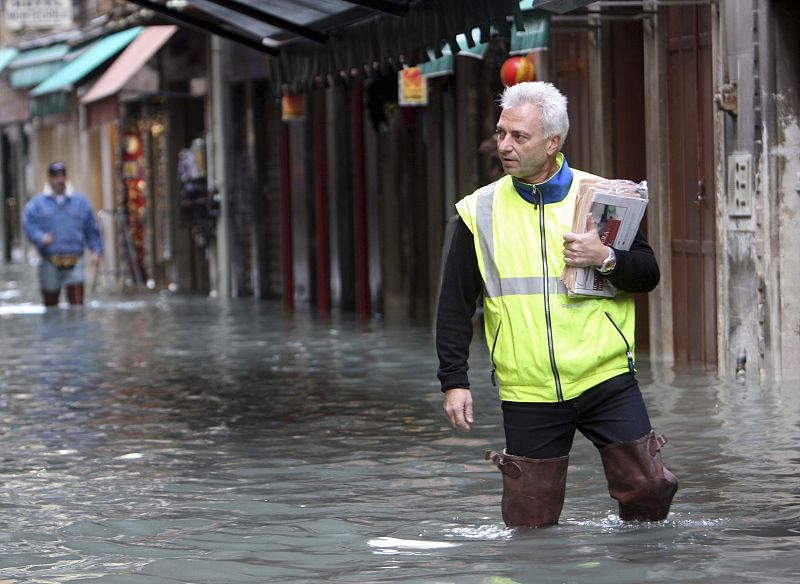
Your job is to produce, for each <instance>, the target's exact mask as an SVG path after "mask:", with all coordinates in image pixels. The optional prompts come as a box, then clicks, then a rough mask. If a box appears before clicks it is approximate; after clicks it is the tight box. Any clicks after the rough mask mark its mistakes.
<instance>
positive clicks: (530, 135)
mask: <svg viewBox="0 0 800 584" xmlns="http://www.w3.org/2000/svg"><path fill="white" fill-rule="evenodd" d="M560 143H561V137H560V136H558V135H556V136H551V137H550V138H545V137H544V132H543V130H542V124H541V121H540V115H539V108H538V107H536V106H535V105H533V104H523V105H521V106H518V107H511V108H508V109H504V110H503V112H502V113H501V114H500V119H499V120H498V122H497V153H498V154H499V155H500V161H501V162H502V163H503V170H505V171H506V173H507V174H510V175H511V176H515V177H517V178H519V179H521V180H523V181H525V182H528V183H540V182H544V181H545V180H547V179H548V178H550V175H551V174H552V171H553V165H554V164H555V156H556V153H557V152H558V146H559V144H560Z"/></svg>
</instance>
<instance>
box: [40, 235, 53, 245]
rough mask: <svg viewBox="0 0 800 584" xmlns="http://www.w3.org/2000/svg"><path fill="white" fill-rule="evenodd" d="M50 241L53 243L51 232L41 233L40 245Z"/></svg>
mask: <svg viewBox="0 0 800 584" xmlns="http://www.w3.org/2000/svg"><path fill="white" fill-rule="evenodd" d="M51 243H53V234H52V233H45V234H44V235H42V245H50V244H51Z"/></svg>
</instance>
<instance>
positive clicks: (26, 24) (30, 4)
mask: <svg viewBox="0 0 800 584" xmlns="http://www.w3.org/2000/svg"><path fill="white" fill-rule="evenodd" d="M3 18H4V19H5V21H6V26H7V27H8V28H9V29H11V30H20V29H23V28H68V27H70V26H72V0H6V1H5V7H4V10H3Z"/></svg>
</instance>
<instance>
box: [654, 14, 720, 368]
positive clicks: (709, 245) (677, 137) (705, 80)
mask: <svg viewBox="0 0 800 584" xmlns="http://www.w3.org/2000/svg"><path fill="white" fill-rule="evenodd" d="M665 14H666V16H667V36H668V41H667V53H668V54H667V77H668V79H667V88H668V89H667V111H668V120H669V122H668V128H667V131H668V139H669V183H670V193H669V195H670V215H671V239H672V241H671V256H672V282H671V285H672V298H673V300H672V309H673V325H674V349H675V360H676V362H677V363H678V364H692V365H700V366H704V367H709V368H711V367H713V366H714V365H715V364H716V361H717V341H716V339H717V326H716V314H717V310H716V266H715V261H714V256H715V241H714V240H715V237H714V215H715V208H714V207H715V205H714V153H713V142H712V140H713V126H712V123H713V119H712V115H713V108H712V106H713V95H712V75H711V64H712V60H711V8H710V7H709V6H700V7H692V6H680V7H677V6H676V7H670V8H667V9H666V12H665Z"/></svg>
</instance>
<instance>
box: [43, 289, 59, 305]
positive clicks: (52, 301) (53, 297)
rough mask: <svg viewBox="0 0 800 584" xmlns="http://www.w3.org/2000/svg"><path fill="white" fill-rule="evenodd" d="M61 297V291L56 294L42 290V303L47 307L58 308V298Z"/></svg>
mask: <svg viewBox="0 0 800 584" xmlns="http://www.w3.org/2000/svg"><path fill="white" fill-rule="evenodd" d="M60 295H61V290H56V291H55V292H48V291H47V290H42V302H43V303H44V305H45V306H58V297H59V296H60Z"/></svg>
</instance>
